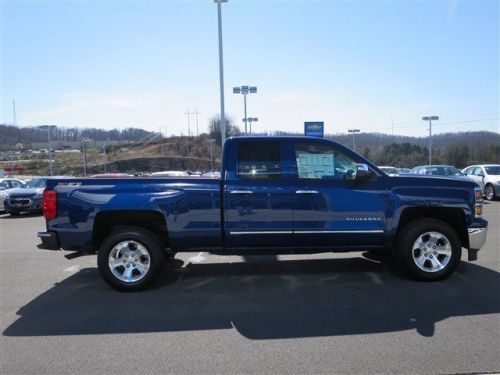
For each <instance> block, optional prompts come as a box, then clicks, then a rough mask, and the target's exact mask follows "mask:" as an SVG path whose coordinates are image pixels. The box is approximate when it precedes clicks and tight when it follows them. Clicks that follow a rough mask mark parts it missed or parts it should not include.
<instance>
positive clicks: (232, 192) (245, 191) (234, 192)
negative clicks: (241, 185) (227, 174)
mask: <svg viewBox="0 0 500 375" xmlns="http://www.w3.org/2000/svg"><path fill="white" fill-rule="evenodd" d="M229 193H230V194H253V191H252V190H231V191H230V192H229Z"/></svg>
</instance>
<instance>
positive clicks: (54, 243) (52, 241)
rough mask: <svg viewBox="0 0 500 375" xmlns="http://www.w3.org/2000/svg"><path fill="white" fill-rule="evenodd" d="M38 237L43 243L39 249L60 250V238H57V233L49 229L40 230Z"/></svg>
mask: <svg viewBox="0 0 500 375" xmlns="http://www.w3.org/2000/svg"><path fill="white" fill-rule="evenodd" d="M38 238H40V240H41V241H42V243H41V244H39V245H38V248H39V249H43V250H59V249H60V246H59V239H58V238H57V233H56V232H52V231H48V232H38Z"/></svg>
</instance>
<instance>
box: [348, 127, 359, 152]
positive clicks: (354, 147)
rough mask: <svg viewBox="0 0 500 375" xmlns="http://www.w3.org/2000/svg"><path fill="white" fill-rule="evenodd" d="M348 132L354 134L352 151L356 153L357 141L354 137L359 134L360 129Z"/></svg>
mask: <svg viewBox="0 0 500 375" xmlns="http://www.w3.org/2000/svg"><path fill="white" fill-rule="evenodd" d="M347 132H348V133H352V150H353V151H356V140H355V138H354V136H355V134H356V133H359V132H360V130H359V129H349V130H348V131H347Z"/></svg>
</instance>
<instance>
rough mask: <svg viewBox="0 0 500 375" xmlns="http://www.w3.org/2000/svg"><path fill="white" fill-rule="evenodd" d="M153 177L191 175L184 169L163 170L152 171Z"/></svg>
mask: <svg viewBox="0 0 500 375" xmlns="http://www.w3.org/2000/svg"><path fill="white" fill-rule="evenodd" d="M151 176H152V177H183V176H189V173H187V172H184V171H163V172H154V173H151Z"/></svg>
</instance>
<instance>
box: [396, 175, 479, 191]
mask: <svg viewBox="0 0 500 375" xmlns="http://www.w3.org/2000/svg"><path fill="white" fill-rule="evenodd" d="M395 181H397V182H396V184H398V185H400V184H404V185H422V186H439V187H443V188H446V187H465V188H473V187H478V186H479V185H478V184H477V183H476V182H475V181H474V180H472V179H471V178H469V177H467V176H428V175H419V174H411V175H408V174H404V175H399V177H398V178H397V179H395Z"/></svg>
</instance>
